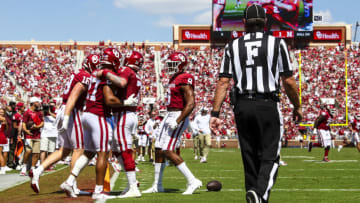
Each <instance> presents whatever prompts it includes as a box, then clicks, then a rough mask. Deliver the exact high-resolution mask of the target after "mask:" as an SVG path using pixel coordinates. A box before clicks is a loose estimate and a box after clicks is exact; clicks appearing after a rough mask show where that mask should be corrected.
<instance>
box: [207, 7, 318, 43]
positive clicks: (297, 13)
mask: <svg viewBox="0 0 360 203" xmlns="http://www.w3.org/2000/svg"><path fill="white" fill-rule="evenodd" d="M251 4H258V5H261V6H262V7H263V8H264V9H265V11H266V16H267V23H266V28H265V30H266V31H271V32H273V31H293V32H294V33H295V35H294V36H299V37H309V36H310V35H311V32H312V30H313V20H312V16H313V0H256V1H253V0H213V22H212V25H213V31H215V32H216V31H222V32H223V31H239V32H241V31H244V30H245V28H244V21H243V18H244V11H245V8H246V7H247V6H248V5H251Z"/></svg>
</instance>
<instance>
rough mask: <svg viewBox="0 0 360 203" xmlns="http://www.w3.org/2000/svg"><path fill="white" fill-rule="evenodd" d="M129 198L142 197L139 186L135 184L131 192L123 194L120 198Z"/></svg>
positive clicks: (131, 187)
mask: <svg viewBox="0 0 360 203" xmlns="http://www.w3.org/2000/svg"><path fill="white" fill-rule="evenodd" d="M128 197H141V193H140V191H139V188H138V186H137V184H133V185H131V186H130V188H129V190H128V191H127V192H126V193H125V194H121V195H119V196H118V198H128Z"/></svg>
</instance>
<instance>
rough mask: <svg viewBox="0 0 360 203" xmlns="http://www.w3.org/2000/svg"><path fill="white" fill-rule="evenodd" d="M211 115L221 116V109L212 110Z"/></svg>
mask: <svg viewBox="0 0 360 203" xmlns="http://www.w3.org/2000/svg"><path fill="white" fill-rule="evenodd" d="M210 115H211V117H216V118H219V116H220V111H211V113H210Z"/></svg>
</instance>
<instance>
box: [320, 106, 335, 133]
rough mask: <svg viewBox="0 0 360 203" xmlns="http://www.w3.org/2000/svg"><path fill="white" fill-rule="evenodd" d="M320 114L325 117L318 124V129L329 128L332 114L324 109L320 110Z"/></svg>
mask: <svg viewBox="0 0 360 203" xmlns="http://www.w3.org/2000/svg"><path fill="white" fill-rule="evenodd" d="M320 115H321V116H324V117H325V119H324V120H323V121H322V122H321V123H319V124H318V127H317V128H318V129H320V130H330V123H331V122H332V120H333V119H332V116H331V115H330V113H329V111H327V110H324V111H320Z"/></svg>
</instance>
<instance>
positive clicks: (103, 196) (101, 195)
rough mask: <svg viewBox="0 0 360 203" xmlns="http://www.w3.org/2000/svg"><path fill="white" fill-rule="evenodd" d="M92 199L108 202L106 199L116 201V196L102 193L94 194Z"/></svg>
mask: <svg viewBox="0 0 360 203" xmlns="http://www.w3.org/2000/svg"><path fill="white" fill-rule="evenodd" d="M91 198H92V199H97V200H106V199H114V198H116V196H113V195H108V194H106V193H105V192H100V193H95V192H94V193H93V194H92V196H91Z"/></svg>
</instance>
